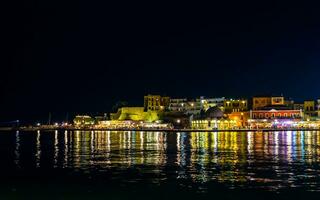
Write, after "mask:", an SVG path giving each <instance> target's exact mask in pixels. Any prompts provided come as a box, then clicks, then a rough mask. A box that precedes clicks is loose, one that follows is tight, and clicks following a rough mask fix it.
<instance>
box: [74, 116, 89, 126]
mask: <svg viewBox="0 0 320 200" xmlns="http://www.w3.org/2000/svg"><path fill="white" fill-rule="evenodd" d="M73 123H74V124H75V125H77V126H80V125H93V124H94V119H93V118H92V117H90V116H88V115H77V116H76V117H75V118H74V120H73Z"/></svg>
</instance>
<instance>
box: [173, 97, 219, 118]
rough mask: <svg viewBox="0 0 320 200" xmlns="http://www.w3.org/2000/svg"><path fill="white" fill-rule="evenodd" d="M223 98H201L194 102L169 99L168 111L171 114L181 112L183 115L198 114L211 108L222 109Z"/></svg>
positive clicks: (184, 99)
mask: <svg viewBox="0 0 320 200" xmlns="http://www.w3.org/2000/svg"><path fill="white" fill-rule="evenodd" d="M224 99H225V98H224V97H220V98H205V97H203V96H201V97H199V98H197V99H196V100H188V99H187V98H177V99H170V105H169V110H170V111H173V112H183V113H185V114H189V115H192V114H195V115H196V114H200V112H201V110H204V111H206V110H208V109H209V108H211V107H215V106H217V107H222V106H223V102H224Z"/></svg>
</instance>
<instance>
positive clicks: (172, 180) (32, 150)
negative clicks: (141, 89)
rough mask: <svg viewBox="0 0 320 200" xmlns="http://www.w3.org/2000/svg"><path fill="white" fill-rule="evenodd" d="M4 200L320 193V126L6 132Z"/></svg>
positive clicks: (1, 136)
mask: <svg viewBox="0 0 320 200" xmlns="http://www.w3.org/2000/svg"><path fill="white" fill-rule="evenodd" d="M0 151H1V162H0V199H279V198H282V199H320V192H319V191H320V176H319V175H320V132H291V131H288V132H266V133H257V132H230V133H229V132H223V133H216V132H212V133H184V132H180V133H171V132H170V133H166V132H110V131H95V132H90V131H74V132H73V131H72V132H67V131H65V132H64V131H59V132H58V131H52V132H0Z"/></svg>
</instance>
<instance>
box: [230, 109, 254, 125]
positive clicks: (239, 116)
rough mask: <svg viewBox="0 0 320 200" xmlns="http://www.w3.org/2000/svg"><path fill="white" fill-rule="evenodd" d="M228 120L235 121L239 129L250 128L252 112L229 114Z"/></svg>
mask: <svg viewBox="0 0 320 200" xmlns="http://www.w3.org/2000/svg"><path fill="white" fill-rule="evenodd" d="M228 118H229V119H230V120H233V121H235V122H236V123H237V126H238V127H241V128H246V127H248V120H249V118H250V112H232V113H231V114H228Z"/></svg>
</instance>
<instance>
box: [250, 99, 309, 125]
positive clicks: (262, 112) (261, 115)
mask: <svg viewBox="0 0 320 200" xmlns="http://www.w3.org/2000/svg"><path fill="white" fill-rule="evenodd" d="M302 117H303V110H302V108H301V104H294V102H293V101H285V99H284V97H283V96H270V97H253V105H252V110H251V111H250V118H251V119H264V120H265V119H267V120H268V119H301V118H302Z"/></svg>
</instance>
